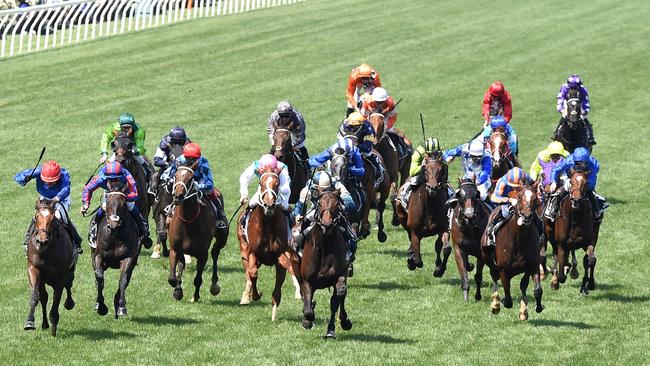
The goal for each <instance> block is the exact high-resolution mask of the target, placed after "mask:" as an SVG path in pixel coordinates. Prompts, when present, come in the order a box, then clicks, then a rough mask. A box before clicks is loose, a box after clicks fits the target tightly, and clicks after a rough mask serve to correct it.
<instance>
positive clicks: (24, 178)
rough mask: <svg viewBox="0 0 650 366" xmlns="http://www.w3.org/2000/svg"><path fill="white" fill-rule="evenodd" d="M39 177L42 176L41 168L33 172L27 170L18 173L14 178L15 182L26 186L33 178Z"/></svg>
mask: <svg viewBox="0 0 650 366" xmlns="http://www.w3.org/2000/svg"><path fill="white" fill-rule="evenodd" d="M39 175H41V167H40V166H39V167H37V168H36V169H33V170H32V169H25V170H23V171H20V172H18V173H16V175H15V176H14V181H16V183H18V184H20V185H21V186H24V185H25V184H27V182H29V181H30V180H32V179H33V178H36V177H38V176H39Z"/></svg>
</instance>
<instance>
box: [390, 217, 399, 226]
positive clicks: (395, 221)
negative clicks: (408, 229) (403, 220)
mask: <svg viewBox="0 0 650 366" xmlns="http://www.w3.org/2000/svg"><path fill="white" fill-rule="evenodd" d="M390 224H391V225H393V226H399V219H398V218H395V217H393V219H392V220H390Z"/></svg>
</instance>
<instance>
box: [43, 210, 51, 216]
mask: <svg viewBox="0 0 650 366" xmlns="http://www.w3.org/2000/svg"><path fill="white" fill-rule="evenodd" d="M41 216H43V217H44V218H48V217H50V211H49V210H41Z"/></svg>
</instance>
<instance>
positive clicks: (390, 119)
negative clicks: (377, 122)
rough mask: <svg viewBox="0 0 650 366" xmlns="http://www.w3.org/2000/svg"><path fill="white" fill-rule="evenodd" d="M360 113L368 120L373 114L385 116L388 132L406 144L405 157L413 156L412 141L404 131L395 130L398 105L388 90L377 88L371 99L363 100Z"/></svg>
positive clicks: (404, 146)
mask: <svg viewBox="0 0 650 366" xmlns="http://www.w3.org/2000/svg"><path fill="white" fill-rule="evenodd" d="M360 112H361V114H362V115H364V116H365V117H366V118H368V117H370V115H371V114H373V113H381V114H383V115H384V121H386V132H392V133H394V134H396V135H397V136H399V137H400V138H399V139H397V140H398V141H400V142H402V141H403V142H404V143H403V144H402V147H403V148H404V152H405V155H411V154H412V153H413V148H412V147H411V145H412V143H411V141H410V140H409V139H408V138H407V137H406V136H405V135H404V133H402V131H400V130H398V129H396V128H394V127H395V122H397V105H396V104H395V100H394V99H393V97H391V96H389V95H388V92H387V91H386V89H384V88H382V87H377V88H375V90H373V91H372V95H371V96H370V97H369V98H365V99H363V102H362V105H361V110H360Z"/></svg>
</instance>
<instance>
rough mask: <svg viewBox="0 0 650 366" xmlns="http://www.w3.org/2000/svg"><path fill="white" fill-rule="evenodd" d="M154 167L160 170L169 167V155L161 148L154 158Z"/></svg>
mask: <svg viewBox="0 0 650 366" xmlns="http://www.w3.org/2000/svg"><path fill="white" fill-rule="evenodd" d="M161 144H162V142H161ZM153 165H155V166H157V167H159V168H164V167H166V166H167V153H166V152H165V151H164V150H163V149H162V148H161V147H160V146H158V147H157V148H156V153H155V154H154V156H153Z"/></svg>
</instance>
